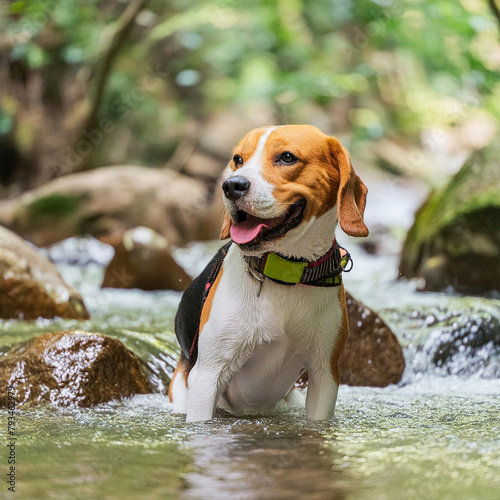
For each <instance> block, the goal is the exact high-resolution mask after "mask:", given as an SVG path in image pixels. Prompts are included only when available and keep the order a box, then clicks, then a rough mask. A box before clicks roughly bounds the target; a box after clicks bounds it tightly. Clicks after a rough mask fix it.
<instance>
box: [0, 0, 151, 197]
mask: <svg viewBox="0 0 500 500" xmlns="http://www.w3.org/2000/svg"><path fill="white" fill-rule="evenodd" d="M147 2H148V0H132V1H131V2H130V3H129V4H128V5H127V6H126V8H125V10H123V12H122V13H121V15H120V16H119V17H118V19H117V20H116V21H114V22H113V23H111V24H110V25H108V26H107V27H106V30H105V31H104V32H103V33H102V39H103V40H104V42H103V47H102V50H101V51H100V53H99V54H98V56H97V58H96V60H95V63H94V64H93V65H91V66H90V67H89V66H88V65H86V64H83V65H78V64H69V63H68V62H66V61H64V60H63V59H61V55H60V54H61V52H62V49H63V47H64V38H63V35H62V34H61V33H60V32H59V31H58V29H57V27H55V26H54V25H53V24H52V22H51V12H50V11H48V10H47V11H46V12H45V18H44V19H43V22H44V24H43V28H42V29H41V30H40V32H39V33H38V34H37V35H36V43H37V45H38V46H40V47H41V48H42V50H43V51H44V52H45V53H46V54H48V55H49V56H50V57H49V61H48V62H46V63H44V64H43V65H38V66H36V65H35V66H29V65H28V64H27V63H26V62H25V61H24V60H22V59H19V60H13V59H12V58H11V57H10V55H11V53H12V50H13V49H14V48H15V47H16V46H18V45H19V43H20V42H21V43H22V41H23V40H18V39H17V38H16V36H13V35H6V34H5V35H0V81H1V82H3V83H2V88H1V99H0V104H1V108H0V125H1V121H2V119H9V120H11V122H12V123H11V124H10V125H9V127H10V129H9V130H7V132H5V130H0V134H1V135H0V139H1V140H0V158H1V160H0V171H1V172H0V183H2V184H4V185H8V184H9V183H16V184H17V185H18V186H19V188H20V189H22V190H25V189H29V188H32V187H35V186H38V185H40V184H42V183H44V182H47V181H48V180H50V179H53V178H55V177H59V176H61V175H65V174H69V173H73V172H77V171H80V170H84V169H87V168H89V167H90V166H92V163H93V156H94V152H95V149H96V146H97V145H98V144H99V143H100V141H102V134H103V131H102V130H99V126H98V125H100V126H101V128H102V127H103V126H106V125H107V126H108V127H110V126H111V122H110V121H109V120H107V122H106V121H104V122H103V123H98V122H99V109H100V107H101V103H102V100H103V95H104V93H105V90H106V85H107V82H108V80H109V77H110V75H111V71H112V68H113V64H114V63H115V61H116V59H117V58H118V56H119V54H120V51H121V50H122V48H123V46H124V44H125V42H126V40H127V37H128V36H129V35H130V32H131V30H132V28H133V27H134V24H135V20H136V18H137V16H138V14H139V13H140V12H141V11H142V10H143V9H144V8H145V6H146V4H147ZM20 36H22V33H21V35H20ZM5 117H7V118H5ZM1 128H2V127H0V129H1ZM3 128H4V129H5V128H6V127H5V126H4V127H3ZM2 132H4V133H3V134H2ZM104 132H105V130H104Z"/></svg>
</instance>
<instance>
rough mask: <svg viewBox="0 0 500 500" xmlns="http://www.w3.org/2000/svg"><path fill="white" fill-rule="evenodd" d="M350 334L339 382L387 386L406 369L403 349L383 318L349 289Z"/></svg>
mask: <svg viewBox="0 0 500 500" xmlns="http://www.w3.org/2000/svg"><path fill="white" fill-rule="evenodd" d="M346 299H347V315H348V318H349V337H348V339H347V345H346V348H345V350H344V353H343V355H342V357H341V358H340V363H339V368H340V382H341V383H343V384H348V385H368V386H372V387H385V386H387V385H389V384H397V383H398V382H399V381H400V380H401V378H402V376H403V372H404V370H405V358H404V355H403V349H402V347H401V345H400V344H399V341H398V339H397V337H396V336H395V335H394V333H393V332H392V331H391V329H390V328H389V327H388V326H387V324H386V323H385V322H384V321H383V320H382V318H381V317H380V316H379V315H378V314H377V313H375V312H374V311H372V310H371V309H369V308H368V307H366V306H365V305H363V304H362V303H361V302H359V301H357V300H356V299H355V298H354V297H353V296H352V295H350V294H349V293H347V292H346Z"/></svg>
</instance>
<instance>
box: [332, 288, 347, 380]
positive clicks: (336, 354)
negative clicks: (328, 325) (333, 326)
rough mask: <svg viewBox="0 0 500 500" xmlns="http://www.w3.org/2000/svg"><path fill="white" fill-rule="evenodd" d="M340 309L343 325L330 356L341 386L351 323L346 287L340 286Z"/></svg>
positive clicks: (333, 374) (335, 378)
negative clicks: (343, 356) (341, 363)
mask: <svg viewBox="0 0 500 500" xmlns="http://www.w3.org/2000/svg"><path fill="white" fill-rule="evenodd" d="M339 300H340V308H341V310H342V323H341V325H340V328H339V333H338V337H337V341H336V342H335V345H334V347H333V351H332V354H331V356H330V370H331V372H332V376H333V380H334V381H335V383H336V384H337V385H339V384H340V371H339V360H340V356H342V353H343V352H344V348H345V345H346V343H347V337H348V336H349V322H348V320H347V303H346V298H345V290H344V285H340V294H339Z"/></svg>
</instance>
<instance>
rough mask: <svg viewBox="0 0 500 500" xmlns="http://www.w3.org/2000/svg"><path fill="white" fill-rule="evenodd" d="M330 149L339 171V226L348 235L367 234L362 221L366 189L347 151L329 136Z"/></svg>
mask: <svg viewBox="0 0 500 500" xmlns="http://www.w3.org/2000/svg"><path fill="white" fill-rule="evenodd" d="M330 150H331V152H332V155H333V158H334V161H336V163H337V166H338V169H339V173H340V184H339V190H338V194H337V211H338V216H339V223H340V227H341V228H342V230H343V231H344V232H345V233H346V234H348V235H349V236H368V228H367V227H366V225H365V223H364V221H363V214H364V212H365V205H366V194H367V193H368V189H367V188H366V186H365V185H364V184H363V181H362V180H361V179H360V178H359V177H358V176H357V175H356V173H355V172H354V168H353V167H352V162H351V156H350V155H349V152H348V151H347V149H345V148H344V147H343V146H342V144H340V142H339V141H338V140H337V139H336V138H335V137H331V138H330Z"/></svg>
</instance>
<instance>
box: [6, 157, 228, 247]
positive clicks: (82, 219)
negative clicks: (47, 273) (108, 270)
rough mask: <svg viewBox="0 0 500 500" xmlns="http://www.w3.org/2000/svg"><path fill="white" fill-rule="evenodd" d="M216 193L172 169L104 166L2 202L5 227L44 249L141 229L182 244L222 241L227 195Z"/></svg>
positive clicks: (56, 180) (59, 179)
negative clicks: (73, 240) (80, 238)
mask: <svg viewBox="0 0 500 500" xmlns="http://www.w3.org/2000/svg"><path fill="white" fill-rule="evenodd" d="M212 191H213V186H212V187H211V186H210V185H208V184H207V183H206V182H204V181H202V180H199V179H194V178H191V177H188V176H186V175H181V174H179V173H178V172H175V171H173V170H169V169H152V168H144V167H135V166H115V167H104V168H98V169H95V170H90V171H86V172H81V173H78V174H72V175H66V176H63V177H60V178H58V179H55V180H53V181H51V182H48V183H47V184H45V185H44V186H42V187H40V188H37V189H34V190H32V191H28V192H26V193H23V194H22V195H21V196H19V197H18V198H16V199H14V200H10V201H3V202H0V224H3V225H5V226H6V227H8V228H9V229H12V230H13V231H14V232H16V233H17V234H19V235H20V236H22V237H23V238H25V239H27V240H29V241H31V242H32V243H34V244H35V245H37V246H40V247H44V246H49V245H52V244H54V243H57V242H59V241H61V240H64V239H66V238H69V237H72V236H78V235H91V236H94V237H96V238H100V239H106V238H108V237H114V236H115V235H116V234H121V233H123V232H124V231H125V230H127V229H130V228H133V227H137V226H148V227H151V228H152V229H154V230H155V231H157V232H159V233H160V234H162V235H163V236H164V237H165V238H167V240H168V241H169V242H170V243H171V244H172V245H182V244H184V243H186V242H189V241H195V240H198V241H203V240H209V239H214V238H217V237H218V235H219V231H220V222H221V214H222V194H221V195H220V196H215V197H214V196H213V192H212ZM217 194H218V193H217ZM211 200H213V201H211Z"/></svg>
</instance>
